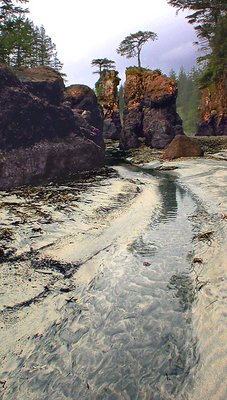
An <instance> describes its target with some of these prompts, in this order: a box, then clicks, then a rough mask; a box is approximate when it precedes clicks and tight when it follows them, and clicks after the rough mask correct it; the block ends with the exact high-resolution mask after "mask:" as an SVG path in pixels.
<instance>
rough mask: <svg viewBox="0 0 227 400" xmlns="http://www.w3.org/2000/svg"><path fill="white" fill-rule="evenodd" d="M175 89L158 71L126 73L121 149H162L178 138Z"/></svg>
mask: <svg viewBox="0 0 227 400" xmlns="http://www.w3.org/2000/svg"><path fill="white" fill-rule="evenodd" d="M176 96H177V86H176V82H175V81H174V80H173V79H170V78H168V77H167V76H165V75H162V74H161V73H160V72H159V71H151V70H146V69H139V68H128V69H127V70H126V82H125V89H124V98H125V103H126V110H125V112H124V124H123V125H124V128H123V134H122V137H121V146H122V147H123V148H124V149H129V148H132V147H138V146H139V143H140V141H141V140H143V141H145V143H146V145H147V146H151V147H154V148H164V147H166V145H167V144H169V143H170V142H171V140H172V139H173V138H174V137H175V136H176V135H179V134H183V129H182V121H181V118H180V117H179V115H178V114H177V112H176Z"/></svg>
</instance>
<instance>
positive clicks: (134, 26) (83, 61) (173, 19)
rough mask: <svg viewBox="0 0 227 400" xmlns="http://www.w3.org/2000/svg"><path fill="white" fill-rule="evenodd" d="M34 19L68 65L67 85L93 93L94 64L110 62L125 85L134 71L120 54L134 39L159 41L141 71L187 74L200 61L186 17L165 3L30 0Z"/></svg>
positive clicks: (160, 0)
mask: <svg viewBox="0 0 227 400" xmlns="http://www.w3.org/2000/svg"><path fill="white" fill-rule="evenodd" d="M28 7H29V10H30V18H31V19H32V20H33V21H34V23H35V24H36V25H39V26H40V25H41V24H43V25H44V27H45V29H46V33H47V34H48V35H49V36H50V37H51V39H52V41H53V42H54V43H55V44H56V46H57V51H58V56H59V59H60V60H61V61H62V62H63V63H64V72H65V73H66V74H67V79H68V82H67V84H72V83H83V84H86V85H88V86H90V87H92V88H93V87H94V84H95V81H96V80H97V78H98V77H97V75H94V74H93V73H92V72H93V70H94V69H93V68H92V67H91V60H92V59H94V58H104V57H107V58H109V59H111V60H114V61H115V62H116V69H117V70H118V71H119V75H120V78H121V79H122V81H124V71H125V68H126V67H127V66H129V65H136V62H137V60H136V59H130V60H128V59H127V58H126V57H121V56H119V55H118V54H117V53H116V48H117V47H118V46H119V43H120V42H121V41H122V40H123V39H124V38H125V36H127V35H129V34H130V33H135V32H137V31H139V30H142V31H144V30H149V31H153V32H155V33H157V35H158V40H157V41H155V42H151V41H150V42H148V43H147V44H146V45H145V46H144V47H143V50H142V57H141V58H142V66H143V67H147V68H151V69H156V68H159V69H161V70H162V71H163V72H164V73H166V74H168V73H169V71H170V69H171V68H173V69H174V70H176V71H177V72H178V70H179V68H180V66H181V65H183V66H184V67H185V69H186V70H189V69H190V68H191V67H192V66H193V65H195V59H196V57H197V56H198V54H197V53H196V48H195V46H194V45H193V41H194V40H195V33H194V29H193V27H192V26H190V25H189V24H188V22H187V20H186V19H185V16H184V14H183V13H182V12H180V13H179V14H178V15H176V9H175V8H173V7H171V6H169V5H168V4H167V1H166V0H137V1H135V2H134V1H133V0H114V1H110V2H108V1H107V0H79V1H78V0H65V1H56V0H30V1H29V6H28Z"/></svg>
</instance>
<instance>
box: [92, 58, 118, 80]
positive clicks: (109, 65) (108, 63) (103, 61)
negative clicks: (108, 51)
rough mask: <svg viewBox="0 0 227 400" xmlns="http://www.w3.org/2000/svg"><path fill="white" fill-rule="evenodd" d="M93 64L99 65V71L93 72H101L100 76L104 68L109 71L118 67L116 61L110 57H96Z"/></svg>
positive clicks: (93, 65) (94, 65)
mask: <svg viewBox="0 0 227 400" xmlns="http://www.w3.org/2000/svg"><path fill="white" fill-rule="evenodd" d="M91 65H92V67H98V71H94V72H93V74H99V75H100V76H101V74H102V72H103V71H104V70H105V71H109V70H110V69H115V68H116V67H115V61H113V60H109V59H108V58H95V59H94V60H92V62H91Z"/></svg>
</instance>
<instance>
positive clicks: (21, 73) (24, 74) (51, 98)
mask: <svg viewBox="0 0 227 400" xmlns="http://www.w3.org/2000/svg"><path fill="white" fill-rule="evenodd" d="M14 71H15V74H16V75H17V77H18V79H19V80H20V82H22V83H23V87H25V88H27V89H28V91H29V92H30V93H32V94H34V95H35V96H37V97H40V98H41V99H42V100H46V101H48V103H50V104H53V105H60V104H61V103H62V102H63V100H64V87H65V85H64V81H63V78H62V76H61V74H60V73H59V72H57V71H55V70H53V69H52V68H50V67H44V66H43V67H34V68H23V67H20V68H16V69H15V70H14Z"/></svg>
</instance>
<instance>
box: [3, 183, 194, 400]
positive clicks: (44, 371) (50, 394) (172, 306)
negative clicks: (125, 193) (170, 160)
mask: <svg viewBox="0 0 227 400" xmlns="http://www.w3.org/2000/svg"><path fill="white" fill-rule="evenodd" d="M150 179H159V189H160V193H161V196H162V203H161V212H160V214H158V215H157V217H156V218H155V219H154V220H152V221H150V223H149V226H148V228H147V229H146V230H145V231H144V232H143V234H142V235H140V236H139V237H138V238H137V239H136V240H134V242H132V243H130V244H129V245H128V247H127V248H122V249H117V250H116V249H115V248H114V247H113V248H112V249H111V250H110V251H109V257H108V262H107V263H106V265H105V266H104V268H103V269H102V272H100V273H99V274H98V275H97V276H96V277H95V278H94V279H93V281H92V282H90V284H89V286H86V285H79V286H78V287H77V288H76V289H75V290H74V292H73V293H72V297H73V300H72V301H69V302H67V303H66V304H65V307H64V308H63V309H62V310H61V322H60V323H58V324H54V325H53V326H50V328H49V329H48V331H47V332H46V333H45V335H43V336H42V337H35V338H34V339H33V346H34V349H33V351H32V352H31V353H30V354H29V353H27V355H26V356H25V357H22V358H21V361H20V363H19V365H18V368H17V369H16V370H15V371H14V372H12V373H11V374H10V375H9V384H8V385H7V389H6V390H5V392H4V396H3V398H4V399H24V400H25V399H30V400H32V399H34V400H47V399H48V400H52V399H53V400H58V399H59V400H63V399H75V400H82V399H86V400H90V399H91V400H92V399H100V400H102V399H103V400H104V399H106V400H107V399H108V400H121V399H127V400H128V399H130V400H137V399H138V400H146V399H152V400H161V399H186V398H187V390H188V389H187V388H188V387H190V385H191V384H192V381H193V370H194V367H195V365H196V363H197V355H196V342H195V340H194V339H193V336H192V332H191V307H192V303H193V301H194V297H195V288H194V283H193V280H192V277H191V275H190V267H191V262H192V257H193V256H192V254H193V248H192V238H193V227H192V223H191V221H190V218H188V217H189V216H190V215H192V214H193V213H194V212H195V209H196V204H195V202H194V200H193V199H192V197H191V196H190V193H188V192H187V191H185V190H183V189H182V188H180V187H178V185H177V183H176V182H175V181H174V179H173V178H172V179H171V178H170V177H169V176H168V175H160V176H158V178H157V177H152V176H151V178H150ZM132 229H133V227H132ZM75 299H77V300H75Z"/></svg>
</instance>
